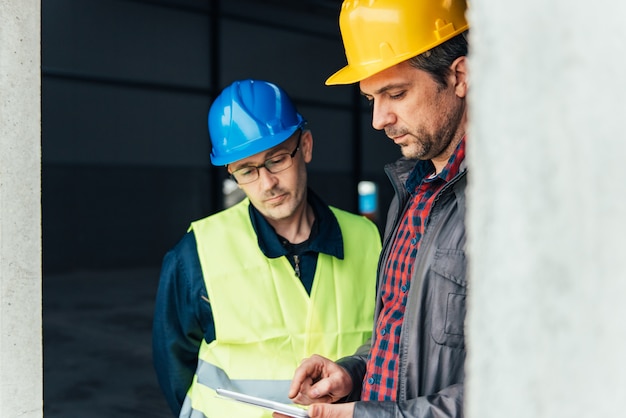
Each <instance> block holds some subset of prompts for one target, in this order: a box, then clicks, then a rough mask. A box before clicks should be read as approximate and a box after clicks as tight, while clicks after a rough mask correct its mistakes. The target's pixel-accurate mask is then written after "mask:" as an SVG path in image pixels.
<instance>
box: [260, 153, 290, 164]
mask: <svg viewBox="0 0 626 418" xmlns="http://www.w3.org/2000/svg"><path fill="white" fill-rule="evenodd" d="M286 159H287V155H278V156H276V157H274V158H270V159H269V160H267V161H266V163H265V165H269V166H270V167H271V166H273V165H280V164H282V163H284V162H285V160H286Z"/></svg>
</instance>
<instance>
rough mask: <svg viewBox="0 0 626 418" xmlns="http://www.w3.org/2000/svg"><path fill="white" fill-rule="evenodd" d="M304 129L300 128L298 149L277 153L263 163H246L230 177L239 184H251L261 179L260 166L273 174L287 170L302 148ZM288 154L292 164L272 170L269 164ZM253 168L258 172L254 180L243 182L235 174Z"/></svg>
mask: <svg viewBox="0 0 626 418" xmlns="http://www.w3.org/2000/svg"><path fill="white" fill-rule="evenodd" d="M302 131H303V129H302V128H300V134H299V135H298V143H297V144H296V149H294V150H293V151H292V152H285V153H281V154H276V155H274V156H273V157H270V158H268V159H267V160H265V161H264V162H263V164H259V165H246V166H243V167H241V168H238V169H237V170H235V171H233V172H232V173H230V178H231V179H233V180H234V181H235V183H237V184H250V183H254V182H255V181H257V180H258V179H259V177H261V174H260V172H259V169H260V168H265V169H266V170H267V171H269V172H270V173H272V174H278V173H281V172H283V171H285V170H287V169H288V168H291V167H292V166H293V159H294V157H295V156H296V153H297V152H298V150H299V149H300V141H301V140H302ZM286 156H289V163H290V164H289V165H288V166H286V167H282V168H281V169H280V170H278V171H272V169H271V168H270V167H268V166H267V165H268V164H269V163H270V162H271V161H272V160H275V159H277V158H281V157H286ZM251 169H254V172H255V173H256V176H255V177H254V180H249V181H246V182H244V183H242V182H240V181H239V180H237V176H236V175H235V173H237V172H238V171H242V170H251ZM251 174H252V173H251Z"/></svg>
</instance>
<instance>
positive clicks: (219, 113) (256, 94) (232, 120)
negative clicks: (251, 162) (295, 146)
mask: <svg viewBox="0 0 626 418" xmlns="http://www.w3.org/2000/svg"><path fill="white" fill-rule="evenodd" d="M305 123H306V121H305V120H304V118H303V117H302V116H301V115H300V114H299V113H298V111H297V110H296V108H295V106H294V105H293V103H292V102H291V99H290V98H289V96H288V95H287V93H286V92H285V91H284V90H283V89H281V88H280V87H278V86H277V85H275V84H272V83H270V82H267V81H260V80H241V81H235V82H234V83H232V84H231V85H229V86H228V87H226V88H225V89H224V90H222V92H221V93H220V95H219V96H217V98H216V99H215V101H214V102H213V104H212V105H211V109H210V110H209V135H210V137H211V144H212V150H211V162H212V163H213V165H227V164H230V163H233V162H235V161H239V160H242V159H244V158H247V157H249V156H251V155H254V154H257V153H259V152H262V151H265V150H268V149H270V148H272V147H275V146H276V145H278V144H280V143H281V142H283V141H285V140H286V139H287V138H289V137H290V136H291V135H292V134H293V133H294V132H295V131H296V130H297V129H298V128H300V127H302V126H303V125H304V124H305Z"/></svg>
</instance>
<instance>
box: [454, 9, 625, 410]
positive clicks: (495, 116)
mask: <svg viewBox="0 0 626 418" xmlns="http://www.w3.org/2000/svg"><path fill="white" fill-rule="evenodd" d="M471 8H472V9H471V11H470V13H469V18H470V21H471V25H472V33H471V42H472V56H471V100H470V105H471V110H470V112H471V127H470V134H469V136H468V137H469V142H468V147H469V148H468V155H469V164H470V167H471V168H470V170H471V174H470V177H469V179H470V182H471V188H470V191H469V202H470V204H469V218H468V224H469V235H470V242H469V247H468V251H469V257H470V268H471V289H470V297H469V308H468V318H467V334H468V335H467V339H468V350H469V357H468V361H467V375H468V379H467V381H468V384H467V389H466V390H467V404H466V410H467V416H468V417H470V418H502V417H507V418H517V417H520V418H522V417H524V418H528V417H532V418H554V417H563V418H570V417H576V418H584V417H590V418H597V417H609V416H624V414H625V412H624V402H623V399H624V393H626V355H625V353H626V324H625V318H626V303H625V302H624V295H626V263H625V260H626V186H624V180H625V179H626V161H625V159H626V158H625V157H626V140H625V139H624V136H625V135H624V120H625V116H626V104H625V100H626V99H625V97H626V77H625V76H624V68H625V64H626V55H625V54H624V52H625V51H626V46H625V42H626V41H625V40H626V25H624V23H623V22H624V18H625V17H626V3H624V2H615V1H612V0H597V1H594V2H578V1H571V0H528V1H512V0H472V1H471Z"/></svg>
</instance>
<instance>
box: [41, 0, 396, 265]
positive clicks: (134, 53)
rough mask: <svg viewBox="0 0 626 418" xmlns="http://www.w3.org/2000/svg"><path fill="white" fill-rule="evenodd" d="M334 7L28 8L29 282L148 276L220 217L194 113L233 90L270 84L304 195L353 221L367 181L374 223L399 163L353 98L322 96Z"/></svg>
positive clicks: (335, 55) (204, 136) (301, 2)
mask: <svg viewBox="0 0 626 418" xmlns="http://www.w3.org/2000/svg"><path fill="white" fill-rule="evenodd" d="M340 4H341V2H340V0H298V1H294V0H283V1H271V0H266V1H263V0H255V1H252V0H222V1H217V0H214V1H210V0H205V1H202V0H152V1H149V0H43V1H42V66H43V68H42V151H43V161H42V173H43V174H42V176H43V178H42V184H43V196H42V207H43V251H44V255H43V257H44V260H43V261H44V272H48V273H58V272H65V271H75V270H85V269H118V268H134V267H142V266H158V265H159V264H160V262H161V258H162V256H163V254H164V253H165V252H166V251H167V249H168V248H170V247H172V246H173V245H174V244H175V242H176V241H177V240H178V239H179V238H180V237H181V236H182V234H183V233H184V232H185V231H186V229H187V226H188V225H189V223H190V222H191V221H192V220H195V219H198V218H201V217H204V216H206V215H209V214H211V213H214V212H215V211H217V210H220V209H221V208H222V207H223V198H222V191H221V187H222V186H221V182H222V180H223V178H224V174H225V172H224V169H223V168H215V167H212V166H211V165H210V163H209V158H208V155H209V150H210V145H209V139H208V133H207V126H206V115H207V111H208V109H209V106H210V103H211V101H212V99H213V97H215V95H216V93H217V92H219V91H220V90H221V89H222V88H223V87H225V86H226V85H228V84H230V82H232V81H234V80H236V79H241V78H260V79H267V80H270V81H274V82H276V83H278V84H280V85H281V86H283V87H284V88H285V89H286V90H287V91H288V92H289V93H290V95H291V96H292V98H293V99H294V101H295V103H296V105H297V106H298V108H299V110H300V112H301V113H302V114H303V115H304V116H305V117H306V118H307V119H308V121H309V125H310V127H311V128H312V130H313V134H314V140H315V145H314V158H313V162H312V163H311V164H310V166H309V172H310V185H311V186H312V187H313V188H314V189H315V190H316V191H317V192H318V194H320V195H321V196H322V197H323V198H324V199H325V200H326V201H327V202H328V203H330V204H332V205H335V206H337V207H340V208H343V209H347V210H350V211H353V212H356V211H357V210H358V207H357V183H358V181H359V180H373V181H376V182H377V183H378V184H379V187H380V189H379V190H380V199H379V200H380V206H381V208H382V211H381V216H380V217H379V219H381V218H384V213H385V210H386V206H387V204H388V201H389V199H390V196H391V190H390V188H389V186H388V184H387V180H386V178H385V176H384V173H383V170H382V167H383V165H384V164H385V163H387V162H390V161H393V160H395V159H396V158H397V157H398V156H399V152H398V150H397V149H396V147H395V145H393V143H391V141H389V140H387V139H386V138H385V137H384V135H383V134H381V133H380V132H376V131H374V130H373V129H372V128H371V126H370V115H369V110H368V108H367V105H366V104H365V103H364V101H363V99H362V98H360V97H359V94H358V88H357V87H356V86H334V87H327V86H325V85H324V80H325V79H326V78H327V77H328V76H329V75H330V74H331V73H333V72H334V71H336V70H337V69H339V68H340V67H342V66H343V65H345V56H344V53H343V47H342V45H341V40H340V35H339V28H338V15H339V8H340ZM381 222H382V219H381V221H380V222H379V223H381Z"/></svg>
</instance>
